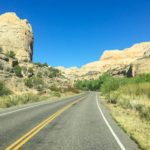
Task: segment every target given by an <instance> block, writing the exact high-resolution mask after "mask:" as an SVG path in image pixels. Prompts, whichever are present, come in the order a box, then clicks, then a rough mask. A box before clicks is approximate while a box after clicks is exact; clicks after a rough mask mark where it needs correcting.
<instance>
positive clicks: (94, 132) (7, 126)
mask: <svg viewBox="0 0 150 150" xmlns="http://www.w3.org/2000/svg"><path fill="white" fill-rule="evenodd" d="M0 149H1V150H5V149H6V150H17V149H21V150H137V149H138V147H137V145H136V144H135V143H134V142H133V141H132V140H131V139H130V138H129V136H128V135H127V134H126V133H124V132H123V131H122V129H120V127H118V125H117V124H116V123H115V121H114V120H113V119H112V117H111V116H110V114H109V112H108V111H107V110H106V108H105V107H104V106H103V105H102V103H101V101H100V100H99V99H98V97H97V94H96V92H89V93H86V94H85V95H80V96H75V97H72V98H68V99H65V100H63V101H58V102H51V103H50V102H42V103H37V104H31V105H27V106H23V107H21V108H12V109H8V110H5V111H2V112H1V113H0Z"/></svg>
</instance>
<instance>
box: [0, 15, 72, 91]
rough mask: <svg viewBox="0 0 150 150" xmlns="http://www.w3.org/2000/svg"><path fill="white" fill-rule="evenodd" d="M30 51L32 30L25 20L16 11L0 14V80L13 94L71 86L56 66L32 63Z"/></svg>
mask: <svg viewBox="0 0 150 150" xmlns="http://www.w3.org/2000/svg"><path fill="white" fill-rule="evenodd" d="M10 52H11V53H10ZM10 54H11V55H10ZM12 54H13V55H12ZM14 54H15V56H14ZM32 54H33V33H32V28H31V26H30V24H29V23H28V21H27V20H20V19H19V18H18V17H17V16H16V14H15V13H5V14H3V15H0V82H3V83H4V84H5V85H6V86H7V87H8V88H9V89H10V90H11V91H12V93H15V94H20V93H26V92H35V93H37V92H39V91H41V90H42V91H43V92H44V91H48V92H51V91H52V90H56V89H57V90H58V88H59V89H62V90H64V89H67V88H68V87H70V82H69V79H67V78H65V77H64V76H62V75H61V74H59V70H56V69H54V68H52V67H49V66H48V65H44V64H40V63H37V64H34V63H32ZM56 73H57V74H56ZM33 81H34V83H33ZM32 84H34V85H32Z"/></svg>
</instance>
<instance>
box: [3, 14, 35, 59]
mask: <svg viewBox="0 0 150 150" xmlns="http://www.w3.org/2000/svg"><path fill="white" fill-rule="evenodd" d="M0 48H1V49H2V51H3V53H7V52H9V51H13V52H14V53H15V54H16V56H15V57H16V58H17V59H18V60H19V61H32V53H33V52H32V51H33V33H32V28H31V26H30V24H29V23H28V21H27V20H26V19H25V20H20V19H19V18H18V17H17V16H16V14H15V13H5V14H2V15H0Z"/></svg>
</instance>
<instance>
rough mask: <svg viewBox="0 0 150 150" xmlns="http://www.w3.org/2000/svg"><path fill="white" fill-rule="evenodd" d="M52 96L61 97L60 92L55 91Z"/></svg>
mask: <svg viewBox="0 0 150 150" xmlns="http://www.w3.org/2000/svg"><path fill="white" fill-rule="evenodd" d="M52 95H53V96H55V97H60V96H61V94H60V92H58V91H54V92H53V94H52Z"/></svg>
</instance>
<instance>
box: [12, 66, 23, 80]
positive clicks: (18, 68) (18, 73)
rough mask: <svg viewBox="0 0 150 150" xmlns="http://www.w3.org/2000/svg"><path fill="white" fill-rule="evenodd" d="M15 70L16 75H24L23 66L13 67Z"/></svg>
mask: <svg viewBox="0 0 150 150" xmlns="http://www.w3.org/2000/svg"><path fill="white" fill-rule="evenodd" d="M13 72H14V73H15V75H16V76H18V77H22V68H21V67H20V66H15V67H14V68H13Z"/></svg>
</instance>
